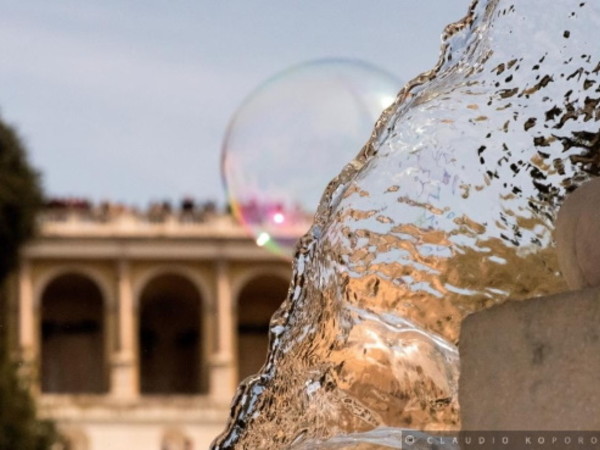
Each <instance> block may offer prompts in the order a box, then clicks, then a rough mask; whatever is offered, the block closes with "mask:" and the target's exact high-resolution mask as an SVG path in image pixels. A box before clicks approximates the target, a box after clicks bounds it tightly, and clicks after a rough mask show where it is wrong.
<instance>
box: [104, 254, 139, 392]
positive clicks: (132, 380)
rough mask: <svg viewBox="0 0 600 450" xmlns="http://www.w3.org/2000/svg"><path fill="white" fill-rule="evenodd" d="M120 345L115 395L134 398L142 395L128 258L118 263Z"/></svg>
mask: <svg viewBox="0 0 600 450" xmlns="http://www.w3.org/2000/svg"><path fill="white" fill-rule="evenodd" d="M116 319H117V320H116V325H117V326H116V329H117V345H116V351H115V352H114V354H113V358H112V367H111V394H112V395H113V396H114V397H116V398H119V399H133V398H135V397H137V396H138V394H139V383H138V377H137V367H136V358H135V336H134V335H135V330H136V327H135V317H134V299H133V285H132V280H131V270H130V265H129V262H128V261H119V263H118V298H117V318H116Z"/></svg>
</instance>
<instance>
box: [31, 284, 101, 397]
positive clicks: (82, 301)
mask: <svg viewBox="0 0 600 450" xmlns="http://www.w3.org/2000/svg"><path fill="white" fill-rule="evenodd" d="M41 328H42V330H41V331H42V333H41V337H42V341H41V387H42V392H48V393H62V394H66V393H69V394H84V393H91V394H99V393H104V392H107V390H108V371H107V367H106V344H105V334H106V333H105V324H104V300H103V298H102V293H101V292H100V289H99V288H98V286H97V285H96V284H95V283H94V282H93V281H92V280H90V279H89V278H88V277H86V276H83V275H79V274H67V275H62V276H59V277H58V278H56V279H54V280H53V281H52V282H51V283H50V284H49V285H48V286H47V287H46V289H45V290H44V292H43V294H42V300H41Z"/></svg>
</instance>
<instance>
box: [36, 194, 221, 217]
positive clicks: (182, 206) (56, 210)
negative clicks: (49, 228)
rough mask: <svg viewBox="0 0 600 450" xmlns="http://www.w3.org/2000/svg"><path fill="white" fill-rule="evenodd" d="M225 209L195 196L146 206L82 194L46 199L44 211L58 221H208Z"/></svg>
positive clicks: (45, 214)
mask: <svg viewBox="0 0 600 450" xmlns="http://www.w3.org/2000/svg"><path fill="white" fill-rule="evenodd" d="M224 212H225V211H224V208H219V207H218V206H217V204H216V202H214V201H201V202H199V201H197V200H195V199H193V198H191V197H184V198H182V199H181V200H180V201H179V203H178V204H174V203H173V202H171V201H168V200H165V201H161V202H151V203H150V204H149V205H148V206H147V207H146V208H139V207H137V206H130V205H127V204H124V203H118V202H111V201H102V202H98V203H95V202H93V201H91V200H89V199H86V198H80V197H66V198H58V197H52V198H49V199H47V200H46V202H45V204H44V213H43V215H44V218H45V219H49V220H55V221H61V220H66V219H67V218H68V217H71V216H77V217H78V218H80V219H83V220H89V221H97V222H110V221H112V220H114V219H117V218H119V217H123V216H125V215H127V216H133V217H135V218H137V219H140V220H147V221H149V222H156V223H160V222H164V221H166V220H167V219H170V218H173V217H174V218H177V219H178V220H179V221H181V222H205V221H207V220H209V219H210V218H212V217H215V216H216V215H218V214H223V213H224Z"/></svg>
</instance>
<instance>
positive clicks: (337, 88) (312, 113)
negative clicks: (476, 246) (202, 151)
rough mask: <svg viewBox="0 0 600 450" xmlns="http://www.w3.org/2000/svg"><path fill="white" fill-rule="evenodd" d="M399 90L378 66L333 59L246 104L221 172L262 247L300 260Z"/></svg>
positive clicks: (277, 79)
mask: <svg viewBox="0 0 600 450" xmlns="http://www.w3.org/2000/svg"><path fill="white" fill-rule="evenodd" d="M400 87H401V83H400V82H399V81H398V80H396V79H395V78H394V77H393V76H392V75H390V74H389V73H387V72H384V71H383V70H381V69H379V68H377V67H375V66H372V65H370V64H367V63H365V62H362V61H358V60H353V59H333V58H329V59H322V60H317V61H310V62H308V63H303V64H300V65H297V66H294V67H292V68H290V69H287V70H285V71H283V72H281V73H279V74H278V75H275V76H274V77H272V78H270V79H269V80H267V81H266V82H265V83H263V84H262V85H261V86H259V87H258V88H257V89H256V90H255V91H254V92H253V93H252V94H251V95H250V96H249V97H248V98H247V99H246V100H245V101H244V103H243V104H242V105H241V106H240V108H239V109H238V110H237V111H236V113H235V115H234V116H233V118H232V120H231V123H230V124H229V127H228V130H227V133H226V136H225V139H224V144H223V153H222V172H223V179H224V180H225V184H226V186H227V192H228V198H229V203H230V205H231V206H232V210H233V213H234V215H235V217H236V219H238V221H239V222H241V223H242V225H243V226H244V227H245V228H246V230H247V231H248V232H249V234H250V235H252V236H254V237H255V238H256V241H257V244H258V245H260V246H264V247H265V248H266V249H268V250H269V251H271V252H273V253H275V254H279V255H281V256H284V257H286V258H291V257H292V256H293V254H294V247H295V243H296V241H297V239H298V237H299V236H302V235H303V234H304V233H306V231H307V230H308V229H309V228H310V225H311V224H312V218H313V215H314V213H315V208H316V205H317V203H318V200H319V196H320V195H321V192H322V190H323V185H325V184H326V183H327V181H329V180H330V179H331V177H333V176H334V175H335V174H336V173H337V172H339V170H340V169H341V168H342V167H343V164H344V163H345V161H347V160H348V159H349V158H351V157H352V156H353V155H354V153H355V152H356V149H357V148H359V147H360V146H361V145H362V144H363V143H364V139H365V136H368V134H369V132H370V131H371V129H372V128H373V124H374V123H375V122H376V121H377V118H378V117H379V115H380V114H381V111H382V110H383V109H384V108H386V107H388V106H390V104H391V103H392V102H393V101H394V99H395V96H396V92H397V91H398V89H400ZM282 130H284V131H282ZM307 174H310V175H308V176H307Z"/></svg>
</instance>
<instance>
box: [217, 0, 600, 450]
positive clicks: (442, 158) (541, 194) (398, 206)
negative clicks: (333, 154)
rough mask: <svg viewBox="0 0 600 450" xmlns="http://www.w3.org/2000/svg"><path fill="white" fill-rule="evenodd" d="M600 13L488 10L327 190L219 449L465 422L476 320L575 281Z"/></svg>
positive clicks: (482, 7)
mask: <svg viewBox="0 0 600 450" xmlns="http://www.w3.org/2000/svg"><path fill="white" fill-rule="evenodd" d="M599 26H600V3H598V2H590V1H573V0H554V1H552V3H551V5H550V4H549V2H548V1H547V0H520V1H517V0H512V1H504V0H490V1H487V2H484V1H481V2H477V1H476V2H474V3H473V6H472V10H471V12H470V14H469V15H468V16H467V17H466V18H465V19H464V20H463V21H462V22H459V23H457V24H454V25H450V26H449V27H448V28H447V30H446V32H445V41H444V46H443V52H442V57H441V59H440V63H439V65H438V66H437V67H436V68H435V69H434V70H433V71H432V72H430V73H427V74H424V75H422V76H420V77H419V78H417V79H415V80H414V81H413V82H411V83H409V84H408V85H407V86H406V87H405V88H404V89H403V90H402V91H401V92H400V94H399V96H398V99H397V101H396V103H395V105H393V106H392V107H391V108H390V109H389V110H388V111H387V112H386V113H385V114H384V115H383V117H382V118H381V119H380V121H379V123H378V125H377V127H376V129H375V132H374V134H373V136H372V138H371V140H370V141H369V143H368V144H367V145H366V146H365V148H364V149H363V151H362V152H361V153H360V154H359V156H358V157H357V158H356V159H355V160H354V161H352V162H351V163H350V164H348V165H347V166H346V168H345V169H344V170H343V172H342V173H341V174H340V175H339V176H338V177H337V178H336V179H335V180H334V181H333V182H332V183H331V184H330V185H329V187H328V188H327V190H326V192H325V194H324V196H323V199H322V201H321V204H320V207H319V212H318V216H317V220H316V222H315V224H314V225H313V227H312V228H311V231H310V232H309V233H308V234H307V235H306V236H305V237H304V238H303V240H302V241H301V244H300V247H299V251H298V254H297V257H296V260H295V274H294V276H293V279H292V284H291V289H290V294H289V297H288V299H287V300H286V301H285V302H284V304H283V306H282V308H281V309H280V311H279V313H278V314H276V316H275V317H274V318H273V321H272V326H271V339H272V347H271V352H270V354H269V358H268V362H267V364H266V365H265V367H264V368H263V371H262V373H261V374H259V375H257V376H256V377H254V378H250V379H248V380H246V382H245V383H244V384H243V385H242V386H241V388H240V390H239V393H238V396H237V398H236V400H235V404H234V406H233V409H232V418H231V421H230V424H229V427H228V429H227V430H226V431H225V432H224V434H223V435H221V436H220V437H219V438H218V440H217V441H216V442H215V445H214V448H223V449H224V448H234V447H236V448H248V449H257V448H265V449H269V448H273V449H275V448H286V447H288V446H290V445H292V444H293V445H301V444H302V442H306V441H308V440H310V439H313V440H315V439H317V440H327V439H329V438H333V437H334V436H342V435H344V434H349V433H363V432H369V430H373V429H374V428H377V427H394V428H414V429H420V430H435V429H446V430H449V429H455V428H457V427H459V426H460V424H459V423H458V421H459V420H458V413H457V412H458V404H457V399H456V390H457V388H456V384H457V376H458V367H457V361H458V358H457V352H456V348H455V346H454V345H455V344H456V342H457V340H458V337H459V331H460V323H461V320H462V319H463V318H464V317H465V316H466V315H467V314H469V313H470V312H473V311H476V310H479V309H482V308H486V307H488V306H490V305H492V304H496V303H499V302H502V301H504V300H506V299H507V298H509V297H510V298H513V299H519V298H527V297H533V296H537V295H541V294H548V293H554V292H559V291H561V290H563V289H564V288H565V286H564V282H563V281H562V278H561V276H560V274H559V271H558V265H557V262H556V255H555V250H554V246H553V243H552V230H553V226H554V225H553V222H554V218H555V214H556V209H557V207H558V206H559V205H560V203H561V201H562V199H563V197H564V196H565V194H566V193H567V192H569V191H571V190H574V189H575V188H576V187H577V186H578V185H579V184H581V183H582V182H584V181H586V180H587V179H589V178H590V177H594V176H596V175H597V174H598V171H599V169H600V166H599V164H598V162H600V154H599V152H598V150H599V149H600V133H599V125H598V120H599V119H600V110H599V108H598V103H599V102H600V87H599V86H600V85H599V81H600V76H599V72H600V44H599V40H598V36H597V30H598V27H599Z"/></svg>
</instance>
